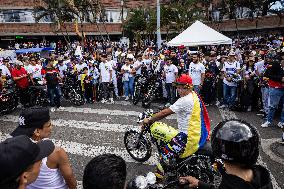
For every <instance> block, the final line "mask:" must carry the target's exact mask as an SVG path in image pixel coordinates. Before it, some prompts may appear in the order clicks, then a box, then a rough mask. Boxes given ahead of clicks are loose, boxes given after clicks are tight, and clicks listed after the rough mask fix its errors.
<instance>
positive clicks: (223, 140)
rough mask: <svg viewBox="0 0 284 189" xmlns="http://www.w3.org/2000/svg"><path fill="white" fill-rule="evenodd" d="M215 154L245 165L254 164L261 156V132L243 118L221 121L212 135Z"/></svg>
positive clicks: (217, 156) (225, 159)
mask: <svg viewBox="0 0 284 189" xmlns="http://www.w3.org/2000/svg"><path fill="white" fill-rule="evenodd" d="M211 137H212V138H211V145H212V150H213V155H214V156H215V157H216V158H221V159H223V160H224V161H227V162H231V163H237V164H239V165H242V166H245V167H251V166H253V165H254V164H255V163H256V161H257V158H258V156H259V145H260V140H259V134H258V132H257V130H256V128H255V127H254V126H252V125H250V124H249V123H247V122H245V121H242V120H237V119H234V120H227V121H223V122H220V123H219V124H218V125H217V126H216V127H215V128H214V130H213V132H212V135H211Z"/></svg>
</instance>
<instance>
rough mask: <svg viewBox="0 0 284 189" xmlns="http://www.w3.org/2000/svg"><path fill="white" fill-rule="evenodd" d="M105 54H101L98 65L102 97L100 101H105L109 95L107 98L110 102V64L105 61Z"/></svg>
mask: <svg viewBox="0 0 284 189" xmlns="http://www.w3.org/2000/svg"><path fill="white" fill-rule="evenodd" d="M106 58H107V56H106V55H105V54H103V55H101V61H102V62H101V63H100V65H99V69H100V82H101V83H102V88H103V93H104V98H103V99H102V101H101V102H102V103H106V102H107V100H106V99H107V98H108V96H110V98H109V100H110V102H111V103H114V101H113V97H112V96H113V92H112V91H113V90H112V89H111V86H110V84H111V83H112V65H111V64H110V63H108V62H107V61H106Z"/></svg>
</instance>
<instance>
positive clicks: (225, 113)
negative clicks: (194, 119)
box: [219, 108, 281, 189]
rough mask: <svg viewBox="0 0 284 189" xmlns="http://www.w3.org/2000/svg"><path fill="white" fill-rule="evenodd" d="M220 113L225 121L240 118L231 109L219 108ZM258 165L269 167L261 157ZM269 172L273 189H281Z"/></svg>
mask: <svg viewBox="0 0 284 189" xmlns="http://www.w3.org/2000/svg"><path fill="white" fill-rule="evenodd" d="M219 111H220V114H221V116H222V119H223V120H229V119H237V118H238V117H237V115H236V114H235V113H234V112H232V111H230V110H229V109H220V108H219ZM257 164H259V165H262V166H263V167H265V168H267V165H266V163H265V162H264V161H263V160H262V157H261V156H259V157H258V161H257ZM267 170H268V171H269V172H270V176H271V181H272V185H273V188H274V189H281V188H280V186H279V184H278V183H277V181H276V179H275V177H274V176H273V175H272V173H271V171H270V170H269V169H268V168H267Z"/></svg>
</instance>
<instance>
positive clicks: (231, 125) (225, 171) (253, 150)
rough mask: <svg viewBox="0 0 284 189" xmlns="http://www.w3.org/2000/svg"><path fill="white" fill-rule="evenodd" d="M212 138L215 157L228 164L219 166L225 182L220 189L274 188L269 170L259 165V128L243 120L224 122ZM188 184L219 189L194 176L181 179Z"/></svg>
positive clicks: (201, 188)
mask: <svg viewBox="0 0 284 189" xmlns="http://www.w3.org/2000/svg"><path fill="white" fill-rule="evenodd" d="M211 137H212V138H211V145H212V150H213V155H214V156H215V157H216V158H218V159H222V160H223V161H224V164H222V165H221V166H219V167H221V168H220V169H219V170H220V172H221V174H222V181H221V184H220V186H219V187H218V188H220V189H225V188H226V189H239V188H242V189H252V188H254V189H261V188H262V189H264V188H265V189H272V188H273V187H272V183H271V178H270V174H269V171H268V170H267V169H266V168H264V167H262V166H260V165H256V162H257V159H258V156H259V145H260V140H259V134H258V132H257V129H256V128H255V127H253V126H252V125H250V124H249V123H247V122H245V121H240V120H228V121H223V122H221V123H219V124H218V125H217V126H216V127H215V128H214V130H213V132H212V135H211ZM186 181H187V182H188V183H189V187H190V188H196V187H198V188H199V189H214V188H215V186H213V185H209V184H206V183H203V182H202V181H199V180H198V179H196V178H194V177H191V176H188V177H181V178H180V182H182V183H184V182H186Z"/></svg>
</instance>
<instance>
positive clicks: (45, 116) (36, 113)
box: [11, 108, 50, 136]
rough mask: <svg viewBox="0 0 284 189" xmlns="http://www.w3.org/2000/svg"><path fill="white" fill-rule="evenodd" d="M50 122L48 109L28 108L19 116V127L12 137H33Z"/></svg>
mask: <svg viewBox="0 0 284 189" xmlns="http://www.w3.org/2000/svg"><path fill="white" fill-rule="evenodd" d="M49 120H50V115H49V110H48V108H28V109H25V110H23V111H22V112H21V114H20V116H19V126H18V127H17V128H16V129H15V130H14V131H13V132H12V133H11V135H12V136H18V135H27V136H31V135H32V134H33V132H34V131H35V129H37V128H42V126H43V124H44V123H46V122H48V121H49Z"/></svg>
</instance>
